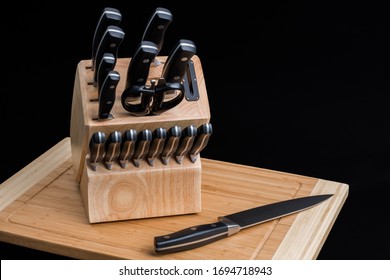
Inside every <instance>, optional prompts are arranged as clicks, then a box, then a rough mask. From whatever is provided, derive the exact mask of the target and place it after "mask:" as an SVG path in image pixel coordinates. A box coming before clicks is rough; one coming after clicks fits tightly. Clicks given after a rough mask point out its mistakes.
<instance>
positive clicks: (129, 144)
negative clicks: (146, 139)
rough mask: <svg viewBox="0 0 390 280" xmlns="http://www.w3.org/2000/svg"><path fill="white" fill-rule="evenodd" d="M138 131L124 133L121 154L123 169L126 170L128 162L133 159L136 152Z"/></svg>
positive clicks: (130, 130) (131, 130) (132, 130)
mask: <svg viewBox="0 0 390 280" xmlns="http://www.w3.org/2000/svg"><path fill="white" fill-rule="evenodd" d="M137 133H138V132H137V130H135V129H129V130H126V131H125V133H123V136H122V143H121V152H120V154H119V164H120V166H121V167H122V168H125V167H126V165H127V162H128V161H129V160H130V159H131V157H132V156H133V154H134V151H135V143H136V141H137Z"/></svg>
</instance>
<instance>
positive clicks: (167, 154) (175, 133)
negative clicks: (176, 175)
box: [161, 125, 182, 165]
mask: <svg viewBox="0 0 390 280" xmlns="http://www.w3.org/2000/svg"><path fill="white" fill-rule="evenodd" d="M181 135H182V129H181V127H180V126H177V125H175V126H173V127H171V128H170V129H169V130H168V132H167V139H166V141H165V145H164V149H163V151H162V153H161V160H162V161H163V163H164V164H165V165H167V164H168V162H169V159H170V158H171V156H173V154H174V153H175V152H176V150H177V147H178V146H179V142H180V138H181Z"/></svg>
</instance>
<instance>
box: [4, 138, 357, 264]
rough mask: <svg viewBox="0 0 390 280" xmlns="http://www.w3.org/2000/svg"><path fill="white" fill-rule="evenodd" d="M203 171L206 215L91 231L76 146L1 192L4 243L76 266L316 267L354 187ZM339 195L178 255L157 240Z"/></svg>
mask: <svg viewBox="0 0 390 280" xmlns="http://www.w3.org/2000/svg"><path fill="white" fill-rule="evenodd" d="M201 163H202V211H201V212H200V213H196V214H187V215H179V216H167V217H159V218H148V219H138V220H127V221H120V222H107V223H98V224H90V223H89V222H88V219H87V216H86V213H85V209H84V206H83V202H82V200H81V196H80V191H79V185H78V183H76V181H75V179H74V175H73V171H72V160H71V148H70V138H65V139H63V140H62V141H60V142H59V143H58V144H57V145H55V146H54V147H53V148H51V149H50V150H48V151H47V152H46V153H44V154H43V155H41V156H40V157H39V158H37V159H36V160H34V161H33V162H32V163H30V164H29V165H27V166H26V167H25V168H23V169H22V170H20V172H18V173H17V174H15V175H14V176H12V177H11V178H9V179H8V180H7V181H5V182H4V183H3V184H1V186H0V240H1V241H4V242H8V243H12V244H16V245H21V246H25V247H29V248H33V249H38V250H43V251H47V252H50V253H55V254H60V255H63V256H68V257H73V258H77V259H138V260H146V259H156V260H159V259H178V260H183V259H189V260H196V259H210V260H224V259H226V260H227V259H237V260H238V259H242V260H245V259H259V260H260V259H315V258H317V256H318V254H319V252H320V250H321V248H322V246H323V244H324V242H325V240H326V238H327V236H328V234H329V232H330V230H331V228H332V226H333V224H334V222H335V220H336V218H337V216H338V214H339V212H340V211H341V209H342V206H343V204H344V202H345V200H346V198H347V196H348V188H349V187H348V185H346V184H343V183H338V182H333V181H327V180H324V179H318V178H312V177H306V176H301V175H295V174H290V173H284V172H278V171H273V170H267V169H262V168H257V167H251V166H245V165H239V164H233V163H228V162H222V161H217V160H210V159H205V158H202V159H201ZM325 193H333V194H334V195H333V196H332V197H331V198H330V199H329V200H327V201H325V202H324V203H321V204H319V205H317V206H315V207H313V208H311V209H308V210H306V211H303V212H300V213H297V214H293V215H290V216H287V217H284V218H280V219H276V220H274V221H270V222H267V223H264V224H261V225H257V226H254V227H251V228H247V229H245V230H242V231H241V232H240V233H238V234H236V235H233V236H231V237H229V238H225V239H222V240H220V241H217V242H214V243H212V244H209V245H206V246H203V247H200V248H197V249H193V250H189V251H184V252H178V253H173V254H164V255H161V254H158V253H155V252H154V248H153V239H154V237H155V236H159V235H164V234H167V233H170V232H173V231H177V230H180V229H183V228H186V227H190V226H194V225H198V224H203V223H212V222H215V221H216V219H217V217H218V216H222V215H227V214H230V213H234V212H237V211H241V210H244V209H247V208H252V207H256V206H259V205H263V204H268V203H272V202H277V201H281V200H286V199H291V198H294V197H302V196H307V195H315V194H325Z"/></svg>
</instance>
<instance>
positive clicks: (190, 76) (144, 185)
mask: <svg viewBox="0 0 390 280" xmlns="http://www.w3.org/2000/svg"><path fill="white" fill-rule="evenodd" d="M121 17H122V16H121V13H120V12H119V11H118V10H117V9H114V8H105V9H104V10H103V13H102V15H101V17H100V19H99V22H98V25H97V27H96V29H95V34H94V37H93V43H92V58H91V59H86V60H81V61H80V62H79V63H78V65H77V68H76V74H75V81H74V88H73V99H72V112H71V125H70V138H71V150H72V160H73V171H74V175H75V178H76V181H77V183H79V184H80V192H81V197H82V200H83V203H84V206H85V210H86V213H87V216H88V220H89V222H90V223H99V222H109V221H119V220H129V219H140V218H150V217H161V216H171V215H181V214H189V213H197V212H200V211H201V174H202V167H201V158H200V152H201V151H202V150H203V149H204V148H205V146H206V145H207V142H208V140H209V137H210V135H211V134H212V126H211V123H210V109H209V103H208V97H207V91H206V86H205V81H204V76H203V70H202V66H201V62H200V59H199V57H198V56H197V55H196V54H195V51H196V47H195V44H194V43H193V42H192V41H190V40H185V39H181V40H178V42H177V44H176V45H175V47H174V48H173V49H172V50H171V52H170V53H169V55H168V56H161V55H159V52H160V49H161V46H162V42H163V39H164V33H165V31H166V29H167V27H168V25H169V24H170V22H171V21H172V14H171V13H170V11H169V10H167V9H164V8H157V9H156V10H155V12H154V14H153V15H152V17H151V18H150V20H149V22H148V24H147V26H146V30H145V32H144V34H143V37H142V39H141V42H140V44H139V45H138V47H137V49H136V51H135V52H134V53H133V55H132V57H124V58H118V57H117V52H118V48H119V45H120V44H121V42H122V41H123V40H124V37H125V33H124V32H123V30H122V29H121V28H120V27H119V24H120V22H121Z"/></svg>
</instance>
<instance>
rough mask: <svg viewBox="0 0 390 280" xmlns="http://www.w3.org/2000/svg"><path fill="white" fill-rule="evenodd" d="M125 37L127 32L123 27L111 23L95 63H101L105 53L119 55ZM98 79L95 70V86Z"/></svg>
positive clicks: (104, 35)
mask: <svg viewBox="0 0 390 280" xmlns="http://www.w3.org/2000/svg"><path fill="white" fill-rule="evenodd" d="M124 37H125V33H124V32H123V30H122V28H120V27H119V26H115V25H109V26H108V27H107V28H106V31H105V32H104V34H103V37H102V39H101V40H100V43H99V46H98V49H97V51H96V58H95V65H99V64H100V62H101V60H102V58H103V55H104V54H105V53H112V54H113V55H114V56H115V57H117V56H118V49H119V46H120V45H121V43H122V41H123V39H124ZM97 79H98V74H97V71H94V77H93V81H94V85H95V86H97Z"/></svg>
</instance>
